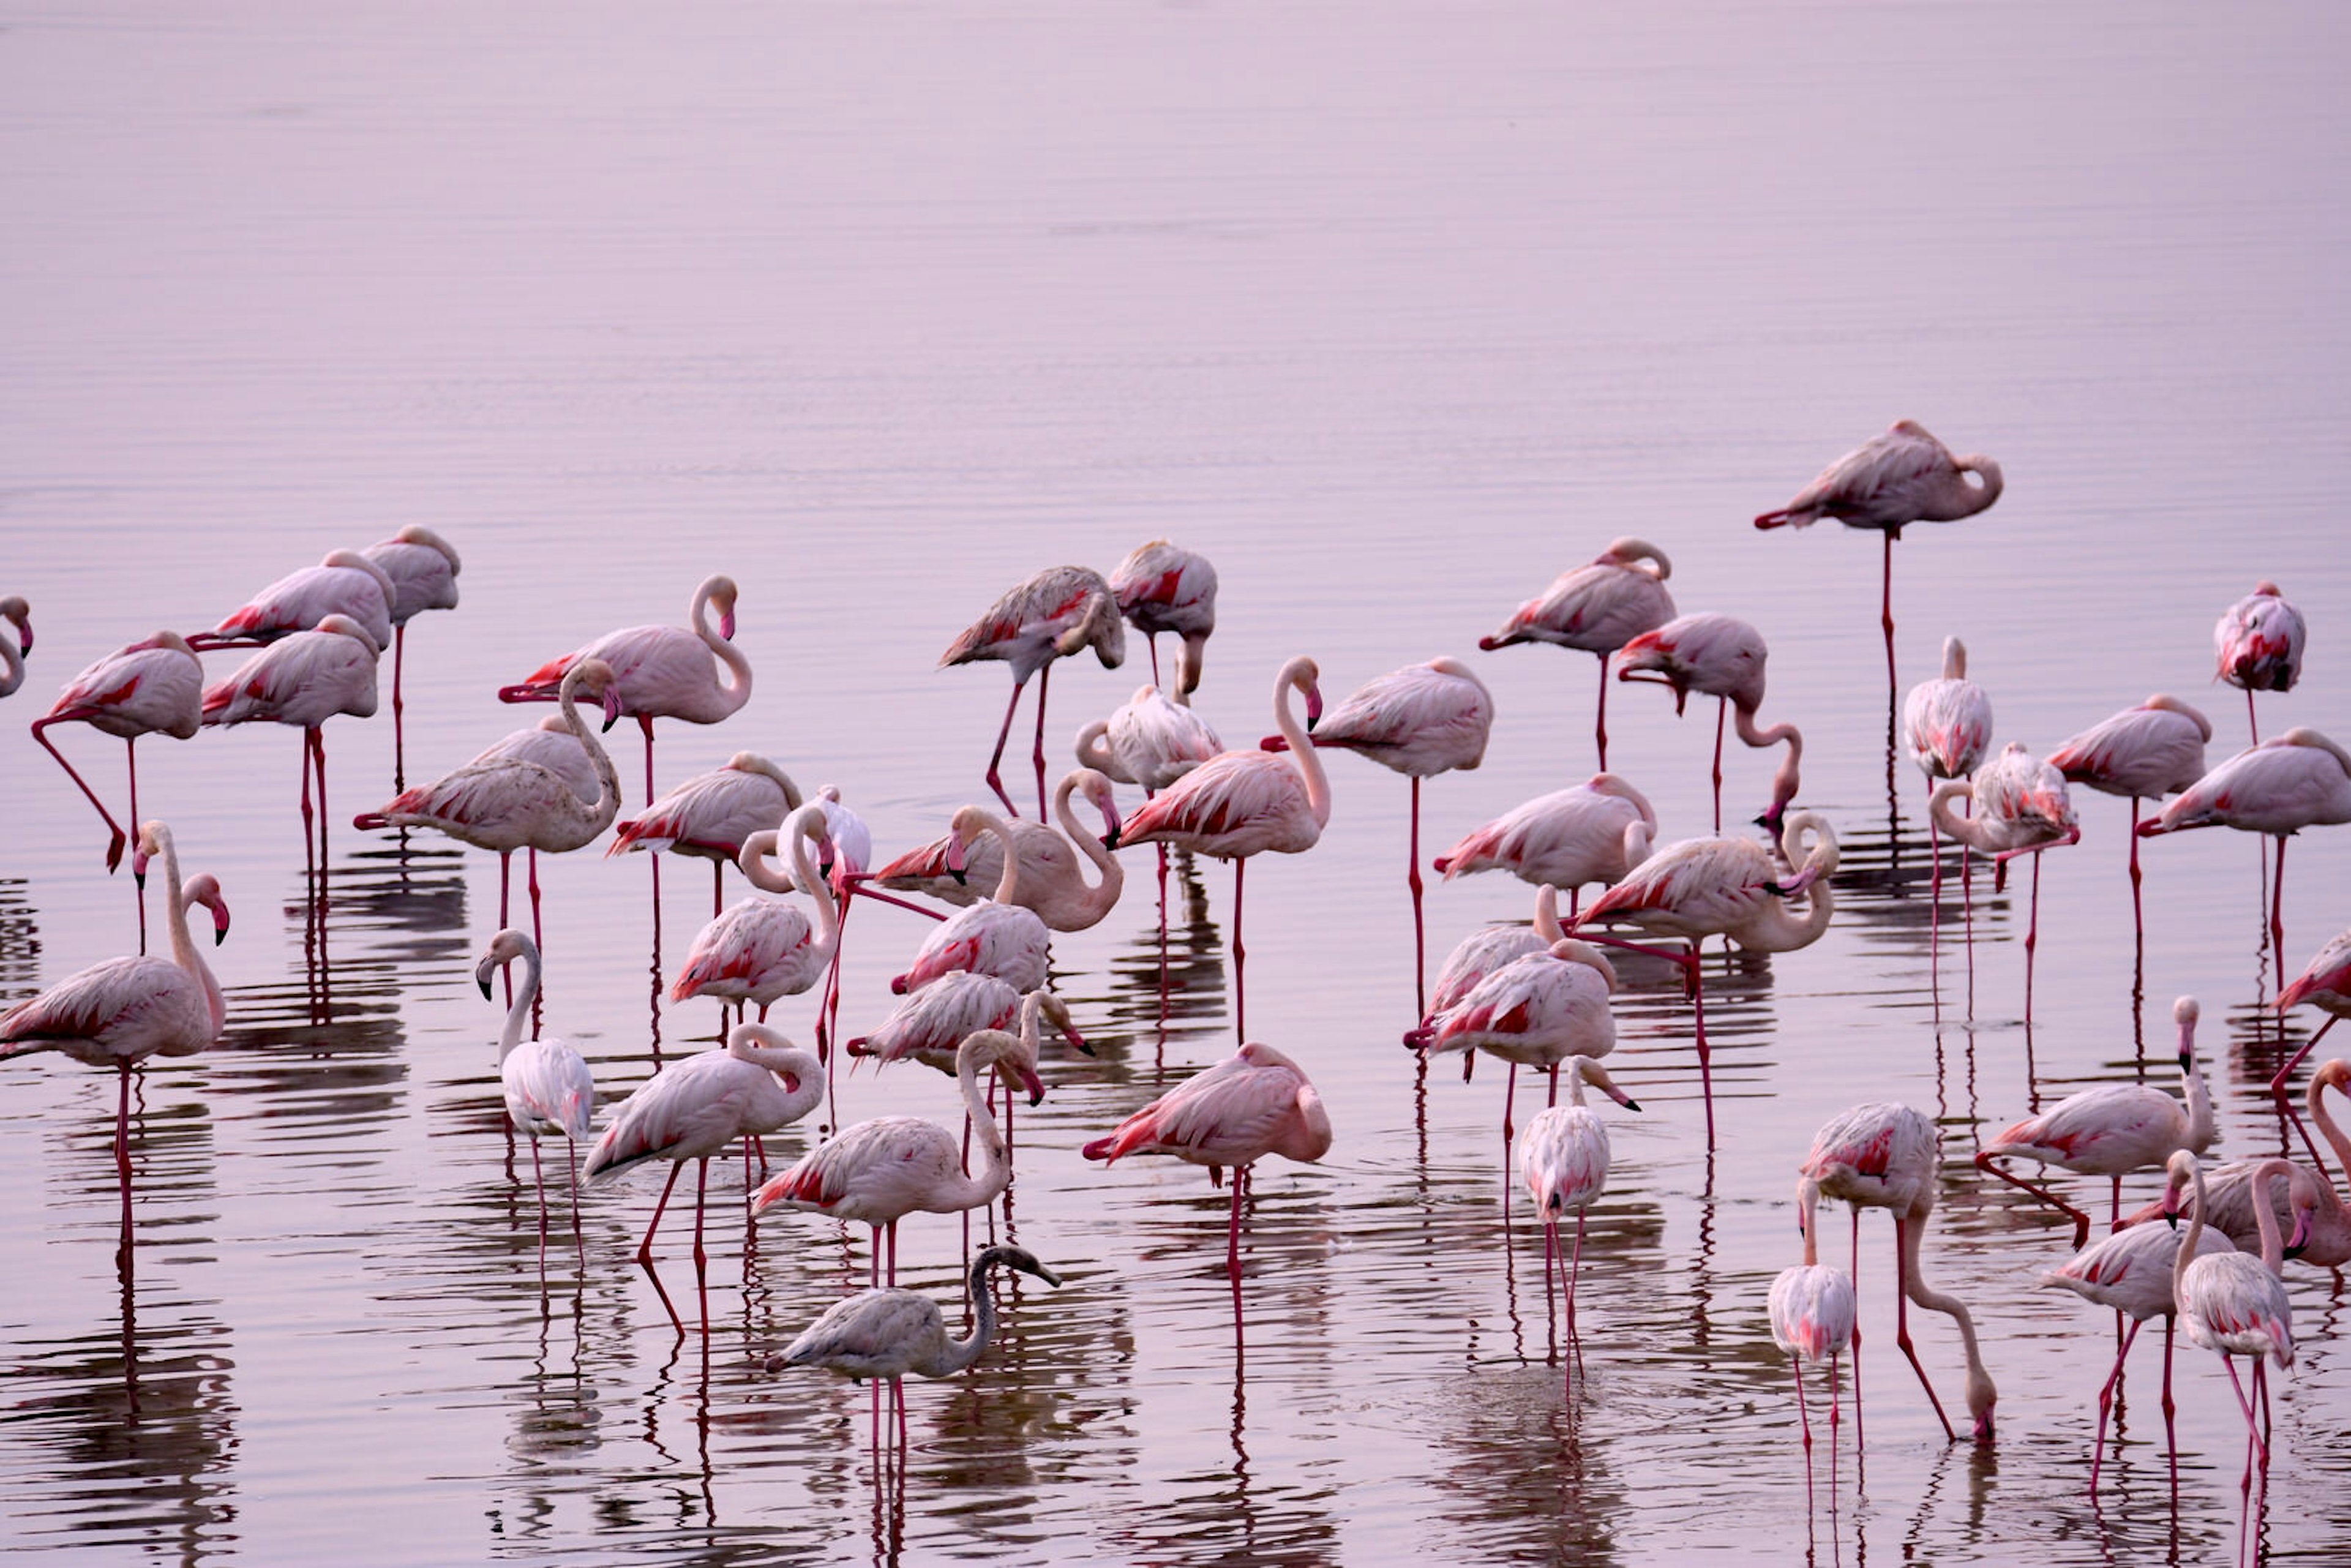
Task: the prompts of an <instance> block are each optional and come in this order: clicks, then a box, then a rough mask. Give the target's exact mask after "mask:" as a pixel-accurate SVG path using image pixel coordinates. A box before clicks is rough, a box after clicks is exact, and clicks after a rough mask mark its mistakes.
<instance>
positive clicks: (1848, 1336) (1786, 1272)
mask: <svg viewBox="0 0 2351 1568" xmlns="http://www.w3.org/2000/svg"><path fill="white" fill-rule="evenodd" d="M1820 1196H1821V1188H1820V1184H1819V1183H1818V1182H1816V1181H1814V1180H1813V1178H1812V1177H1810V1176H1799V1177H1797V1178H1796V1224H1797V1228H1799V1229H1800V1230H1801V1231H1802V1234H1803V1238H1804V1260H1803V1261H1802V1263H1799V1264H1796V1265H1794V1266H1792V1267H1791V1268H1786V1269H1782V1270H1780V1272H1779V1273H1778V1274H1777V1275H1775V1276H1774V1277H1773V1278H1772V1281H1771V1296H1770V1297H1769V1298H1768V1300H1767V1301H1766V1303H1765V1307H1766V1310H1767V1311H1768V1312H1770V1314H1771V1342H1772V1343H1774V1344H1776V1345H1778V1346H1779V1347H1780V1348H1781V1349H1782V1350H1784V1351H1786V1352H1787V1353H1788V1369H1789V1371H1791V1372H1792V1373H1793V1374H1794V1375H1795V1378H1796V1419H1797V1421H1798V1422H1799V1423H1801V1424H1802V1427H1803V1433H1804V1453H1805V1454H1806V1456H1807V1457H1808V1458H1809V1456H1810V1455H1811V1453H1812V1451H1813V1418H1812V1416H1809V1415H1807V1414H1806V1413H1805V1410H1804V1363H1806V1362H1808V1361H1809V1362H1812V1363H1813V1364H1815V1365H1817V1364H1820V1363H1821V1362H1823V1361H1825V1362H1827V1363H1828V1364H1829V1449H1830V1453H1831V1455H1832V1457H1833V1458H1834V1453H1835V1449H1836V1429H1837V1405H1836V1398H1837V1392H1836V1364H1837V1357H1838V1356H1840V1355H1842V1354H1844V1353H1845V1351H1846V1350H1847V1349H1849V1348H1850V1347H1851V1346H1852V1344H1853V1336H1854V1319H1855V1307H1856V1306H1857V1304H1858V1303H1857V1302H1856V1301H1855V1297H1854V1290H1853V1276H1852V1275H1850V1274H1848V1273H1846V1272H1845V1271H1844V1270H1842V1269H1839V1268H1836V1267H1834V1266H1833V1265H1830V1264H1827V1263H1823V1262H1822V1261H1821V1249H1820V1231H1819V1228H1818V1225H1817V1223H1816V1215H1817V1211H1818V1208H1819V1206H1820Z"/></svg>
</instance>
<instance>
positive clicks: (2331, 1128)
mask: <svg viewBox="0 0 2351 1568" xmlns="http://www.w3.org/2000/svg"><path fill="white" fill-rule="evenodd" d="M2327 1082H2328V1081H2327V1077H2326V1075H2325V1073H2323V1072H2320V1073H2314V1074H2313V1075H2312V1077H2311V1080H2310V1090H2309V1092H2308V1094H2307V1096H2306V1103H2308V1105H2309V1107H2310V1119H2311V1120H2312V1121H2314V1122H2315V1123H2317V1124H2318V1133H2319V1136H2321V1137H2323V1138H2325V1140H2326V1146H2327V1147H2328V1148H2330V1149H2333V1150H2334V1151H2335V1164H2336V1165H2338V1166H2342V1167H2343V1174H2344V1176H2345V1177H2346V1179H2351V1135H2346V1134H2345V1133H2344V1131H2343V1129H2342V1128H2341V1127H2338V1126H2336V1125H2335V1118H2334V1117H2332V1116H2330V1115H2328V1114H2327V1113H2326V1084H2327ZM2326 1188H2327V1191H2328V1192H2329V1193H2330V1194H2332V1193H2333V1192H2334V1190H2335V1184H2334V1183H2333V1182H2332V1181H2330V1182H2328V1183H2327V1184H2326ZM2337 1201H2338V1202H2339V1201H2340V1200H2339V1199H2338V1200H2337Z"/></svg>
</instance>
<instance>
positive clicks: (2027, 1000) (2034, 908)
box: [2024, 853, 2041, 1024]
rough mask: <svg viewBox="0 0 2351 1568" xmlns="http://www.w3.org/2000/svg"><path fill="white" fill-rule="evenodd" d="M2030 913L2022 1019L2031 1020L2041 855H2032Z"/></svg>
mask: <svg viewBox="0 0 2351 1568" xmlns="http://www.w3.org/2000/svg"><path fill="white" fill-rule="evenodd" d="M2029 903H2030V905H2031V913H2030V914H2029V915H2027V916H2026V918H2025V922H2024V1021H2025V1022H2026V1023H2027V1024H2030V1023H2032V950H2033V949H2034V948H2035V947H2037V946H2040V944H2041V856H2040V855H2039V854H2037V853H2036V854H2035V855H2034V856H2033V857H2032V896H2031V898H2030V900H2029Z"/></svg>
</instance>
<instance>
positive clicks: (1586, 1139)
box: [1519, 943, 1641, 1365]
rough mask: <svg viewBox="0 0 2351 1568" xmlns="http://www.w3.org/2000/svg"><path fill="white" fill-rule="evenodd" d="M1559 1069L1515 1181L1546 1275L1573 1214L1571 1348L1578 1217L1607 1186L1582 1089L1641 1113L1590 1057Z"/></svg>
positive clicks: (1603, 1157) (1598, 1129)
mask: <svg viewBox="0 0 2351 1568" xmlns="http://www.w3.org/2000/svg"><path fill="white" fill-rule="evenodd" d="M1577 946H1582V944H1581V943H1578V944H1577ZM1565 1066H1566V1069H1567V1103H1566V1104H1564V1105H1562V1104H1559V1103H1556V1102H1555V1101H1554V1103H1552V1104H1550V1105H1547V1106H1545V1107H1544V1108H1543V1109H1542V1110H1541V1112H1539V1113H1537V1114H1536V1116H1535V1119H1534V1120H1533V1121H1532V1122H1530V1123H1529V1124H1527V1141H1526V1142H1525V1143H1524V1144H1522V1145H1520V1147H1519V1179H1520V1180H1521V1181H1523V1182H1525V1183H1526V1184H1527V1195H1528V1196H1529V1197H1531V1198H1533V1199H1534V1204H1535V1211H1536V1212H1537V1213H1539V1214H1541V1216H1542V1218H1543V1268H1544V1269H1545V1270H1549V1269H1551V1268H1552V1260H1554V1259H1556V1258H1557V1257H1558V1256H1559V1252H1560V1246H1559V1218H1560V1216H1561V1215H1562V1214H1563V1213H1565V1212H1566V1211H1567V1210H1569V1209H1571V1208H1572V1209H1573V1210H1574V1211H1575V1250H1574V1252H1573V1254H1572V1255H1571V1256H1570V1257H1569V1260H1568V1265H1567V1292H1566V1294H1567V1337H1568V1341H1569V1343H1574V1340H1575V1279H1576V1275H1577V1274H1578V1273H1579V1272H1580V1271H1581V1270H1582V1269H1583V1216H1584V1213H1585V1211H1586V1210H1587V1209H1589V1208H1590V1207H1592V1205H1593V1203H1594V1202H1596V1201H1598V1199H1599V1197H1600V1194H1601V1192H1602V1191H1603V1190H1604V1188H1605V1187H1606V1186H1608V1124H1607V1123H1605V1122H1603V1121H1602V1120H1601V1119H1600V1118H1599V1116H1598V1115H1597V1114H1595V1113H1593V1109H1592V1107H1591V1106H1589V1105H1587V1104H1585V1103H1584V1101H1583V1086H1584V1085H1585V1084H1586V1083H1589V1084H1591V1085H1593V1087H1594V1088H1596V1089H1598V1090H1599V1091H1600V1092H1602V1093H1604V1094H1605V1095H1607V1096H1608V1097H1609V1098H1610V1099H1611V1100H1614V1101H1615V1102H1616V1103H1618V1104H1619V1105H1622V1106H1624V1107H1625V1109H1626V1110H1627V1111H1638V1110H1639V1109H1640V1108H1641V1107H1640V1106H1639V1105H1638V1104H1636V1103H1635V1102H1634V1100H1633V1098H1632V1097H1631V1096H1630V1095H1628V1094H1626V1093H1625V1092H1624V1091H1623V1090H1622V1089H1619V1088H1617V1087H1616V1082H1615V1080H1614V1079H1612V1078H1610V1077H1609V1076H1608V1070H1607V1069H1606V1068H1604V1067H1603V1066H1601V1065H1600V1063H1598V1062H1597V1061H1593V1060H1592V1058H1591V1057H1589V1056H1571V1057H1569V1058H1568V1059H1567V1061H1566V1063H1565ZM1552 1086H1553V1089H1554V1091H1556V1089H1557V1086H1558V1071H1557V1069H1554V1070H1553V1072H1552ZM1570 1364H1571V1365H1572V1364H1573V1362H1571V1363H1570Z"/></svg>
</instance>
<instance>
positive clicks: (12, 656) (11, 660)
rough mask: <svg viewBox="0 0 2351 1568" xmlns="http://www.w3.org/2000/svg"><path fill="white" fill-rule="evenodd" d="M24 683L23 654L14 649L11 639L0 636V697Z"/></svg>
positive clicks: (14, 644) (14, 645)
mask: <svg viewBox="0 0 2351 1568" xmlns="http://www.w3.org/2000/svg"><path fill="white" fill-rule="evenodd" d="M24 684H25V655H24V654H22V653H18V652H17V651H16V643H14V642H13V641H11V640H10V639H8V638H6V637H0V697H5V696H6V695H8V694H9V693H10V692H13V691H15V690H16V688H17V687H18V686H21V685H24Z"/></svg>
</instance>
